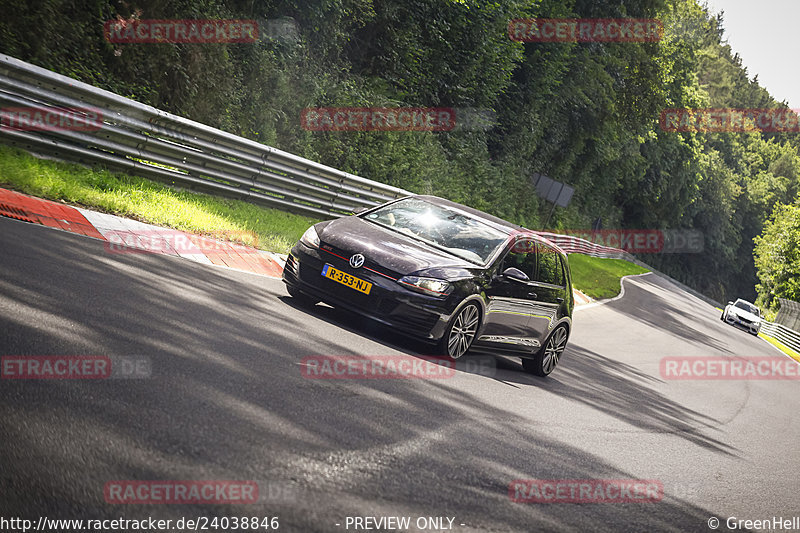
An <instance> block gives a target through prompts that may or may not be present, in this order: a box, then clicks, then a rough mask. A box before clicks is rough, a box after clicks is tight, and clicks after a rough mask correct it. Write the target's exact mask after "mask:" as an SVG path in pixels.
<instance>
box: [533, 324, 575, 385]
mask: <svg viewBox="0 0 800 533" xmlns="http://www.w3.org/2000/svg"><path fill="white" fill-rule="evenodd" d="M567 337H568V335H567V328H566V326H558V327H557V328H556V329H555V330H554V331H553V333H551V334H550V336H549V337H548V338H547V341H546V342H545V344H544V347H542V349H541V350H539V353H537V354H536V356H535V357H534V358H533V359H523V360H522V368H524V369H525V370H526V371H528V372H530V373H531V374H535V375H537V376H542V377H544V376H547V375H549V374H550V373H551V372H552V371H553V370H555V369H556V366H558V362H559V361H560V360H561V354H562V353H564V349H565V348H566V347H567Z"/></svg>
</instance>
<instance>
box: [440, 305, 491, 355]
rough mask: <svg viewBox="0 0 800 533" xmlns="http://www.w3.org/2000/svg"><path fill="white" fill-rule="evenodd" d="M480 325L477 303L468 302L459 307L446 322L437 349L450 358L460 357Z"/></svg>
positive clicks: (479, 311) (473, 338)
mask: <svg viewBox="0 0 800 533" xmlns="http://www.w3.org/2000/svg"><path fill="white" fill-rule="evenodd" d="M480 325H481V310H480V308H479V307H478V305H477V304H474V303H468V304H466V305H465V306H463V307H461V309H459V310H458V312H456V313H454V314H453V317H452V318H451V319H450V321H449V322H448V323H447V328H446V329H445V333H444V335H442V338H441V339H440V340H439V345H438V347H437V351H438V352H439V353H440V354H442V355H446V356H448V357H449V358H450V359H458V358H460V357H461V356H463V355H464V354H465V353H467V350H469V348H470V346H472V341H474V340H475V336H476V335H477V333H478V328H480Z"/></svg>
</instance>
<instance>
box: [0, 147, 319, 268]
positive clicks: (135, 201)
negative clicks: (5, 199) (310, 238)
mask: <svg viewBox="0 0 800 533" xmlns="http://www.w3.org/2000/svg"><path fill="white" fill-rule="evenodd" d="M0 187H6V188H10V189H14V190H16V191H19V192H23V193H26V194H30V195H32V196H38V197H40V198H47V199H49V200H57V201H62V202H66V203H68V204H73V205H79V206H82V207H86V208H90V209H94V210H97V211H103V212H106V213H111V214H114V215H119V216H124V217H128V218H134V219H136V220H140V221H142V222H147V223H149V224H156V225H158V226H167V227H170V228H175V229H179V230H182V231H188V232H191V233H198V234H203V235H211V236H216V237H221V238H224V237H225V236H226V235H233V236H238V237H239V238H232V239H230V240H235V241H239V242H243V243H244V244H248V245H251V246H257V247H258V248H260V249H262V250H267V251H271V252H280V253H286V252H288V251H289V249H290V248H291V247H292V245H293V244H294V243H295V242H296V241H297V240H298V239H299V238H300V236H301V235H302V234H303V232H304V231H305V230H306V228H308V227H309V226H310V225H312V224H314V223H315V222H318V220H315V219H312V218H309V217H305V216H302V215H295V214H291V213H286V212H284V211H279V210H277V209H270V208H266V207H261V206H258V205H255V204H251V203H248V202H244V201H241V200H229V199H225V198H217V197H214V196H210V195H207V194H202V193H196V192H190V191H179V190H176V189H172V188H170V187H168V186H166V185H162V184H160V183H157V182H154V181H151V180H148V179H144V178H139V177H135V176H129V175H127V174H121V173H114V172H109V171H106V170H95V169H89V168H86V167H84V166H81V165H76V164H72V163H61V162H57V161H50V160H45V159H38V158H36V157H33V156H31V155H30V154H28V153H26V152H24V151H22V150H18V149H16V148H11V147H7V146H0ZM248 233H249V234H254V235H255V236H256V239H255V241H256V242H252V241H253V239H251V238H249V237H248V235H247V234H248Z"/></svg>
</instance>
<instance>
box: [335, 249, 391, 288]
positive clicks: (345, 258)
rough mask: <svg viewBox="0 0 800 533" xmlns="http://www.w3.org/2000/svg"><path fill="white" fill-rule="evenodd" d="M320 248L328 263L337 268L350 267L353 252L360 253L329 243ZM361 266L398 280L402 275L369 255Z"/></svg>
mask: <svg viewBox="0 0 800 533" xmlns="http://www.w3.org/2000/svg"><path fill="white" fill-rule="evenodd" d="M320 250H321V251H322V256H323V257H325V259H326V261H327V262H328V263H330V264H332V265H333V266H335V267H337V268H342V267H346V268H345V270H347V269H349V268H350V257H352V256H353V254H357V253H360V252H357V251H353V250H344V249H342V248H338V247H336V246H333V245H331V244H328V243H320ZM361 268H366V269H371V270H373V271H375V272H376V273H378V274H379V275H383V276H385V277H387V278H390V279H395V280H396V279H398V278H400V277H401V276H400V274H398V273H397V272H394V271H392V270H389V269H387V268H385V267H383V266H381V265H379V264H377V263H375V262H374V261H372V260H370V258H369V257H367V256H364V265H363V266H362V267H361Z"/></svg>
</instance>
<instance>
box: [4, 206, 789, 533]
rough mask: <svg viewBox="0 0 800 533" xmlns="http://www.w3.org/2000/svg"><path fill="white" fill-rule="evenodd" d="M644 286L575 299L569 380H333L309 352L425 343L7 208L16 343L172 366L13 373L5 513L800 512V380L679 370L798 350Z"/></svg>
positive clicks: (577, 518) (665, 518)
mask: <svg viewBox="0 0 800 533" xmlns="http://www.w3.org/2000/svg"><path fill="white" fill-rule="evenodd" d="M625 288H626V293H625V296H624V298H621V299H619V300H617V301H614V302H611V303H608V304H606V305H600V306H596V307H591V308H587V309H581V310H578V311H576V313H575V317H574V324H575V332H574V334H573V336H572V338H571V340H570V345H569V347H568V348H567V351H566V352H565V354H564V357H563V360H562V363H561V365H560V366H559V368H558V369H557V370H556V372H555V373H554V374H553V375H552V376H551V377H550V378H547V379H540V378H536V377H533V376H530V375H527V374H525V373H524V372H523V371H522V367H521V365H520V364H519V360H518V359H510V358H501V357H489V358H486V357H483V356H480V355H473V356H470V357H471V359H467V360H466V361H463V362H462V361H460V362H459V366H458V367H457V371H456V372H455V375H453V376H452V377H451V378H448V379H369V380H365V379H349V380H315V379H307V378H305V377H303V374H302V371H301V368H302V367H301V360H302V359H303V358H304V357H307V356H315V355H376V356H377V355H393V354H394V355H401V354H408V355H411V356H417V355H419V354H426V353H427V352H426V350H427V347H426V346H425V345H424V344H421V343H417V342H414V341H410V340H407V339H405V338H403V337H400V336H397V335H396V334H394V333H392V332H391V331H387V330H386V329H384V328H381V327H379V326H377V325H375V324H371V323H369V322H365V321H363V320H362V319H359V318H357V317H353V316H351V315H348V314H344V313H342V312H340V311H338V310H335V309H332V308H330V307H327V306H323V305H317V306H315V307H313V308H307V307H302V306H299V305H297V304H295V303H294V302H293V301H292V299H291V298H289V297H288V296H287V294H286V291H285V289H284V287H283V284H282V283H281V282H280V281H279V280H274V279H269V278H265V277H261V276H256V275H251V274H246V273H240V272H236V271H232V270H226V269H220V268H214V267H208V266H203V265H200V264H195V263H192V262H190V261H186V260H181V259H176V258H172V257H167V256H156V255H146V254H119V253H116V254H115V253H109V252H107V251H106V250H105V249H104V247H103V243H102V242H100V241H97V240H93V239H89V238H86V237H82V236H76V235H72V234H68V233H65V232H61V231H57V230H52V229H49V228H45V227H42V226H34V225H30V224H25V223H22V222H17V221H13V220H9V219H0V355H20V356H34V355H107V356H112V357H117V356H135V357H140V358H145V359H146V360H147V361H149V363H150V364H151V375H150V377H149V378H141V379H107V380H31V379H26V380H15V379H3V380H0V515H2V516H3V517H23V518H27V519H32V520H34V521H36V520H37V519H38V517H40V516H46V517H48V518H64V519H68V518H74V519H104V518H119V517H125V518H129V519H130V518H144V517H148V516H151V517H155V518H158V519H172V520H177V519H179V518H180V517H188V518H197V517H201V516H204V517H214V516H218V517H222V516H228V517H230V516H258V517H273V516H277V517H279V520H280V529H279V530H280V531H321V532H336V531H348V530H349V531H354V529H353V527H352V526H351V527H350V528H349V529H348V528H347V527H346V524H347V522H346V518H347V517H348V516H350V517H354V516H359V517H363V516H374V517H381V516H384V517H386V516H410V517H414V519H416V518H417V517H450V518H454V522H453V526H452V531H456V532H462V531H463V532H467V531H545V530H546V531H555V530H564V531H589V530H593V531H597V530H607V531H710V529H709V526H708V520H709V518H710V517H712V516H713V517H718V518H720V519H721V521H722V524H721V526H720V528H719V529H720V530H725V529H726V527H725V526H726V520H727V518H728V517H737V518H741V519H764V518H772V517H783V518H785V519H788V518H791V517H794V516H800V504H799V503H798V502H799V501H800V500H798V493H799V492H800V491H798V489H800V475H798V467H799V466H800V452H798V449H797V446H798V443H800V423H798V413H800V394H798V390H799V388H798V387H800V383H798V381H796V380H775V379H762V380H752V379H735V380H671V379H664V377H662V375H661V373H660V367H659V364H660V362H661V360H662V358H664V357H704V356H726V357H733V356H772V357H782V356H781V355H780V353H779V352H778V351H776V350H775V349H774V348H772V347H771V346H769V345H768V344H767V343H765V342H763V341H762V340H759V339H757V338H754V337H752V336H750V335H749V334H747V333H746V332H744V331H740V330H737V329H735V328H733V327H731V326H727V325H725V324H723V323H722V322H721V321H720V320H719V312H718V311H716V310H715V309H713V308H712V307H710V306H708V305H707V304H705V303H703V302H701V301H700V300H698V299H696V298H694V297H691V296H689V295H687V294H685V293H683V292H681V291H679V290H677V289H676V288H674V287H673V286H671V285H670V284H668V283H667V282H665V281H662V280H660V279H659V278H657V277H656V276H654V275H645V276H643V277H638V278H633V279H629V280H626V282H625ZM470 360H471V361H472V363H470ZM517 479H540V480H596V479H615V480H619V479H639V480H658V481H660V483H662V484H663V491H664V497H663V499H662V500H661V501H658V502H650V503H608V502H605V503H580V504H579V503H518V502H514V501H512V500H511V499H510V497H509V484H510V483H511V482H512V481H513V480H517ZM112 480H255V481H257V482H258V483H259V487H260V489H261V496H260V497H261V500H260V501H259V502H258V503H253V504H245V505H222V504H220V505H209V504H182V505H169V504H110V503H107V502H106V500H105V499H104V492H103V491H104V487H105V485H106V483H108V482H109V481H112ZM445 523H447V521H445ZM337 524H338V525H337ZM462 524H463V525H462ZM435 530H436V531H439V530H440V529H435ZM740 530H741V529H740ZM262 531H263V530H262ZM362 531H363V529H362Z"/></svg>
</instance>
